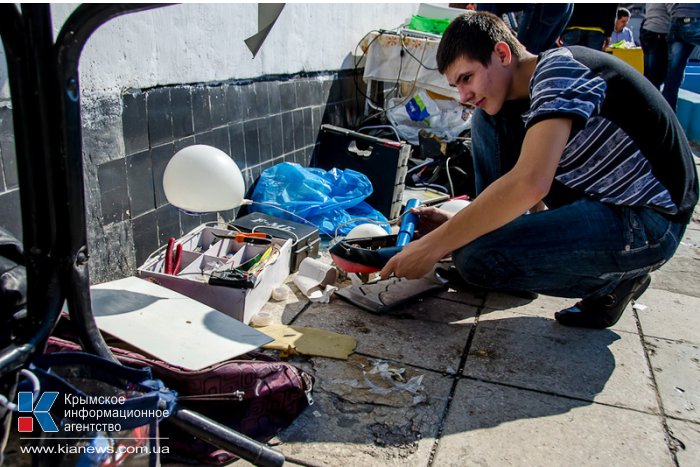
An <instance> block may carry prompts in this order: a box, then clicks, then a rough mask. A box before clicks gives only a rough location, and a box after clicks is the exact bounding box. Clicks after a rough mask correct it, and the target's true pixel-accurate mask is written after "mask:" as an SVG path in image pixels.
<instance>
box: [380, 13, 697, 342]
mask: <svg viewBox="0 0 700 467" xmlns="http://www.w3.org/2000/svg"><path fill="white" fill-rule="evenodd" d="M437 61H438V68H439V70H440V72H441V73H443V74H444V75H445V76H446V77H447V80H448V82H449V83H450V85H452V86H454V87H456V88H457V90H458V92H459V95H460V99H461V101H462V103H464V104H471V105H473V106H475V107H477V108H478V109H477V110H476V111H475V114H474V117H473V123H472V142H473V153H474V159H475V175H476V181H477V192H478V196H477V197H476V199H475V200H474V201H473V202H472V203H471V204H470V205H469V206H468V207H466V208H465V209H463V210H462V211H460V212H459V213H457V214H455V215H454V216H451V215H450V214H448V213H445V212H442V211H440V210H439V209H436V208H432V207H424V208H419V209H417V210H415V212H416V213H418V214H419V216H420V218H419V224H418V229H419V231H421V233H422V236H421V238H419V239H418V240H415V241H413V242H411V243H410V244H409V245H407V246H406V247H404V249H403V251H402V252H401V253H399V254H398V255H396V256H395V257H393V258H392V259H391V260H390V261H389V262H388V263H387V265H386V267H384V269H383V270H382V271H381V276H382V277H383V278H386V277H388V276H390V275H392V274H394V275H396V276H398V277H408V278H416V277H422V276H423V275H425V274H426V273H428V272H429V271H430V270H431V268H432V267H433V266H434V265H435V263H436V262H437V261H438V260H440V259H441V258H443V257H444V256H445V255H448V254H450V253H451V254H452V257H453V260H454V263H455V266H456V268H457V270H458V271H459V273H460V275H461V276H462V278H463V279H464V280H465V281H466V282H467V283H469V284H472V285H475V286H478V287H484V288H489V289H492V290H502V291H529V292H536V293H542V294H546V295H553V296H559V297H569V298H577V299H580V301H578V303H576V304H575V305H573V306H572V307H571V308H567V309H565V310H561V311H558V312H557V313H555V318H556V319H557V321H559V322H560V323H561V324H564V325H569V326H582V327H593V328H604V327H608V326H612V325H613V324H615V323H616V322H617V320H618V319H619V318H620V316H621V314H622V312H623V311H624V309H625V307H626V306H627V304H628V303H629V302H630V300H633V299H636V298H638V297H639V296H640V295H641V294H642V293H643V292H644V290H646V288H647V287H648V286H649V282H650V276H649V273H650V272H651V271H653V270H655V269H657V268H659V267H660V266H661V265H662V264H664V263H665V262H666V261H668V259H669V258H671V256H673V254H674V252H675V251H676V248H677V246H678V243H679V242H680V239H681V238H682V236H683V232H684V231H685V227H686V224H687V223H688V221H689V220H690V218H691V215H692V211H693V208H694V206H695V204H696V203H697V200H698V180H697V174H696V171H695V166H694V164H693V160H692V159H693V156H692V152H691V150H690V146H689V144H688V141H687V139H686V137H685V135H684V133H683V130H682V129H681V127H680V126H679V124H678V121H677V120H676V117H675V115H674V113H673V110H672V109H671V108H670V107H669V106H668V104H667V103H666V101H665V100H664V98H663V97H662V96H661V94H660V93H659V92H658V91H657V90H656V89H655V88H654V86H652V85H651V84H650V83H649V82H648V81H647V80H646V79H645V78H644V77H643V76H642V75H641V74H639V73H638V72H637V71H636V70H634V69H633V68H631V67H630V66H628V65H626V64H625V63H623V62H622V61H620V60H618V59H616V58H614V57H612V56H611V55H609V54H606V53H603V52H598V51H594V50H592V49H588V48H584V47H569V48H559V49H553V50H549V51H547V52H544V53H542V54H541V55H539V56H535V55H532V54H530V53H528V52H527V51H526V50H525V48H524V47H523V46H522V45H521V44H520V43H519V42H518V41H517V39H516V38H515V37H514V36H513V34H512V33H511V32H510V30H509V29H508V28H507V27H506V26H505V24H504V23H503V22H502V21H501V20H500V19H499V18H497V17H496V16H494V15H491V14H489V13H484V12H476V13H472V14H466V15H463V16H461V17H459V18H457V19H455V20H454V21H453V22H452V23H451V24H450V26H449V27H448V28H447V30H446V31H445V34H444V36H443V38H442V41H441V43H440V46H439V48H438V55H437Z"/></svg>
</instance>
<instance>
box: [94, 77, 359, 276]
mask: <svg viewBox="0 0 700 467" xmlns="http://www.w3.org/2000/svg"><path fill="white" fill-rule="evenodd" d="M354 81H355V80H354V79H353V75H352V74H350V73H349V72H347V73H318V74H308V75H301V76H285V77H272V78H264V79H260V80H255V81H245V82H229V83H214V84H201V85H200V84H197V85H182V86H171V87H163V88H156V89H148V90H133V91H130V92H127V93H126V94H124V95H123V99H122V104H123V114H122V115H123V117H122V121H123V130H124V148H125V154H126V156H125V158H123V159H116V160H111V161H109V162H105V163H103V164H101V165H100V166H99V167H98V168H97V177H98V184H99V192H100V196H101V200H100V205H101V208H102V216H103V224H104V225H109V224H111V223H120V222H124V221H129V220H131V228H132V231H133V242H134V252H135V264H136V265H137V266H138V265H140V264H142V262H143V261H144V260H145V259H146V258H147V257H148V255H149V254H150V253H151V252H152V251H154V250H155V249H157V248H158V246H160V245H162V244H164V243H166V242H167V239H168V238H169V237H171V236H174V237H177V236H180V235H182V234H184V233H186V232H187V231H189V230H191V229H192V228H193V227H195V226H197V225H199V224H200V223H201V222H206V221H211V220H215V218H216V215H215V214H211V215H207V216H190V215H186V214H184V213H181V212H179V211H178V210H177V209H175V208H174V207H172V206H171V205H170V204H168V202H167V200H166V198H165V194H164V193H163V186H162V178H163V173H164V171H165V167H166V165H167V163H168V161H169V160H170V157H172V155H173V154H175V153H176V152H177V151H178V150H179V149H181V148H183V147H185V146H188V145H191V144H208V145H211V146H214V147H216V148H219V149H221V150H222V151H224V152H225V153H227V154H230V155H231V157H232V158H233V159H234V161H236V163H237V164H238V167H239V168H240V169H241V171H242V173H243V177H244V180H245V181H246V187H247V188H248V190H249V191H250V190H251V189H252V187H253V184H254V182H255V180H256V179H257V178H258V176H259V175H260V173H261V172H262V171H263V170H265V169H266V168H268V167H271V166H272V165H274V164H277V163H279V162H283V161H288V162H297V163H299V164H302V165H308V164H309V161H310V160H311V156H312V153H313V151H314V148H315V147H316V144H317V138H318V131H319V127H320V125H321V123H331V124H334V125H338V126H343V127H354V126H355V125H356V123H357V122H356V120H357V119H358V117H359V116H360V115H361V113H362V110H363V109H362V106H363V105H364V102H363V101H362V102H360V101H359V100H358V98H357V96H358V95H362V94H361V93H358V92H356V85H355V82H354ZM358 81H360V82H361V80H358ZM362 91H363V92H364V89H363V90H362ZM222 215H223V217H224V218H226V219H230V218H232V217H233V215H234V212H233V211H230V212H225V213H222Z"/></svg>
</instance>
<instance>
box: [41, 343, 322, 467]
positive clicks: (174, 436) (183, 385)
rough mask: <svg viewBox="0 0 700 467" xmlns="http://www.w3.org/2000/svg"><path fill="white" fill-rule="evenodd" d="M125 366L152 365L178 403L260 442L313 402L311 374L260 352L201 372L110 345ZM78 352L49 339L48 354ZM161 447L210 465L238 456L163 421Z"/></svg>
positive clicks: (75, 347)
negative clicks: (163, 446)
mask: <svg viewBox="0 0 700 467" xmlns="http://www.w3.org/2000/svg"><path fill="white" fill-rule="evenodd" d="M110 349H111V350H112V352H113V353H114V356H115V357H117V359H118V360H119V361H120V362H121V363H123V364H124V365H127V366H132V367H139V368H141V367H145V366H147V367H150V368H151V371H152V373H153V377H154V378H158V379H160V380H162V381H163V382H164V383H165V385H166V386H167V387H168V388H170V389H174V390H175V391H177V393H178V405H180V406H181V407H184V408H188V409H192V410H194V411H196V412H199V413H201V414H202V415H205V416H207V417H209V418H211V419H213V420H216V421H217V422H219V423H221V424H224V425H226V426H229V427H231V428H233V429H234V430H236V431H238V432H240V433H243V434H245V435H247V436H249V437H251V438H254V439H256V440H258V441H267V440H268V439H270V438H271V437H272V436H274V435H275V434H277V433H278V432H279V431H281V430H282V429H284V428H286V427H287V426H289V424H291V423H292V421H294V419H295V418H296V417H297V416H298V415H299V414H300V413H301V412H302V411H303V410H304V409H305V408H306V407H307V406H309V405H311V404H313V398H312V397H311V391H312V389H313V383H314V378H313V376H311V375H310V374H308V373H306V372H305V371H303V370H301V369H300V368H297V367H295V366H294V365H291V364H289V363H286V362H282V361H279V360H277V359H274V358H272V357H268V356H266V355H263V354H256V356H255V358H256V359H255V360H242V359H241V360H227V361H224V362H221V363H217V364H216V365H212V366H209V367H207V368H204V369H202V370H196V371H195V370H188V369H185V368H182V367H179V366H176V365H171V364H169V363H166V362H163V361H160V360H156V359H154V358H150V357H145V356H143V355H141V354H139V353H136V352H132V351H128V350H124V349H120V348H116V347H110ZM74 350H80V346H79V345H78V344H76V343H74V342H70V341H67V340H64V339H60V338H58V337H50V338H49V341H48V345H47V349H46V352H47V353H48V352H66V351H74ZM161 434H162V436H163V437H164V438H169V439H167V440H165V439H164V440H163V441H162V444H163V445H168V446H170V448H171V449H170V451H171V453H170V454H179V455H182V456H185V457H187V458H190V459H196V460H198V461H200V462H206V463H208V464H218V465H220V464H223V463H226V462H230V461H232V460H233V459H235V458H236V457H235V456H234V455H233V454H231V453H228V452H226V451H223V450H216V448H214V447H213V446H210V445H209V444H206V443H204V442H203V441H200V440H198V439H196V438H194V437H193V436H191V435H188V434H186V433H183V432H181V431H180V430H178V429H177V428H175V427H173V426H172V425H170V424H163V425H161Z"/></svg>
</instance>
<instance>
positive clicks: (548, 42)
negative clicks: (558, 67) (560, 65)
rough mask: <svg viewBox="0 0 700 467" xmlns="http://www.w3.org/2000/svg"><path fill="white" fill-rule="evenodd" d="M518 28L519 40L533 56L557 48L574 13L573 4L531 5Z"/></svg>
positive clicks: (526, 8) (521, 18)
mask: <svg viewBox="0 0 700 467" xmlns="http://www.w3.org/2000/svg"><path fill="white" fill-rule="evenodd" d="M527 5H528V6H527V7H525V9H524V10H523V14H522V16H521V17H520V24H519V26H518V40H519V41H520V42H521V43H522V44H523V45H524V46H525V48H526V49H527V50H528V51H529V52H530V53H533V54H539V53H541V52H544V51H545V50H547V49H550V48H552V47H554V46H555V42H556V40H557V37H559V35H560V34H561V33H562V31H563V30H564V28H565V27H566V24H567V23H568V22H569V18H571V14H572V13H573V11H574V8H573V4H572V3H529V4H527Z"/></svg>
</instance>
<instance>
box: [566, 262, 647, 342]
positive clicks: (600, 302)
mask: <svg viewBox="0 0 700 467" xmlns="http://www.w3.org/2000/svg"><path fill="white" fill-rule="evenodd" d="M650 283H651V276H650V275H649V274H645V275H643V276H641V277H635V278H633V279H629V280H626V281H624V282H622V283H620V285H618V286H617V287H616V288H615V290H613V291H612V292H611V293H609V294H607V295H604V296H602V297H600V298H593V299H585V298H584V299H583V300H581V301H580V302H578V303H577V304H576V305H574V306H572V307H571V308H567V309H565V310H561V311H557V312H556V313H554V318H555V319H556V320H557V321H558V322H559V323H561V324H563V325H564V326H575V327H582V328H594V329H603V328H608V327H610V326H612V325H614V324H615V323H617V321H618V320H619V319H620V316H622V312H623V311H625V308H627V304H628V303H629V302H630V301H631V300H636V299H638V298H639V297H640V296H641V295H642V294H643V293H644V291H645V290H646V289H647V287H649V284H650Z"/></svg>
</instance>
